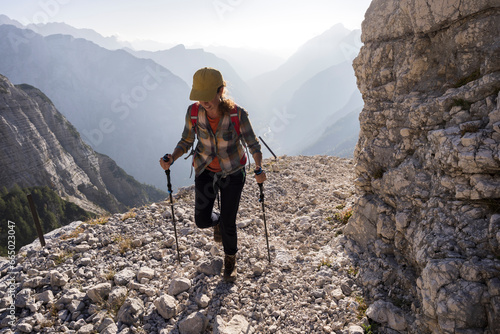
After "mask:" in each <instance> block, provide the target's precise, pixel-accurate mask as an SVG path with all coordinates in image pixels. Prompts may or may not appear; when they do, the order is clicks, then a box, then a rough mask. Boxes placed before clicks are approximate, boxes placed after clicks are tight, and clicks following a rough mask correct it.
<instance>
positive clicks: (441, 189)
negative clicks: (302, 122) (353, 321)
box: [345, 0, 500, 333]
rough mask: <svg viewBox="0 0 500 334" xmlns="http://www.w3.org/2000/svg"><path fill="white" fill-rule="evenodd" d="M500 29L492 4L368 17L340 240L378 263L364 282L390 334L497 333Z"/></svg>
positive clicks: (379, 10)
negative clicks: (346, 217)
mask: <svg viewBox="0 0 500 334" xmlns="http://www.w3.org/2000/svg"><path fill="white" fill-rule="evenodd" d="M499 22H500V3H499V1H497V0H490V1H488V0H475V1H457V0H455V1H452V0H439V1H438V0H374V1H373V2H372V4H371V6H370V8H369V9H368V11H367V12H366V16H365V20H364V22H363V32H362V41H363V43H364V46H363V47H362V49H361V51H360V54H359V56H358V57H357V58H356V59H355V61H354V65H353V66H354V68H355V72H356V76H357V79H358V87H359V89H360V91H361V93H362V94H363V99H364V101H365V107H364V109H363V111H362V113H361V115H360V123H361V132H360V137H359V141H358V146H357V149H356V152H355V160H356V176H357V179H356V187H357V190H358V193H359V195H360V198H359V200H358V201H357V205H356V208H355V215H354V216H353V219H351V221H350V223H349V225H348V226H347V228H346V231H345V233H346V235H348V236H349V238H351V239H352V240H353V241H354V243H353V247H355V248H357V249H358V251H360V252H364V254H365V255H364V256H365V257H367V256H373V257H375V258H376V259H375V260H374V261H371V262H370V265H369V266H366V267H364V268H362V271H361V274H360V278H361V280H362V282H363V285H364V287H365V288H366V291H368V292H369V294H370V296H371V298H372V299H373V300H383V301H384V302H379V303H377V305H379V306H380V305H384V308H385V309H386V310H389V311H388V312H386V313H385V315H386V316H384V317H380V319H379V321H380V322H382V323H383V325H384V326H385V327H386V328H391V329H392V330H397V331H400V332H405V333H406V332H410V333H427V332H433V333H485V331H486V332H489V333H498V332H499V331H500V279H499V277H500V246H499V244H500V232H499V227H500V173H499V172H500V157H499V142H500V105H499V103H498V97H499V90H500V24H499ZM381 269H383V270H381ZM385 302H387V303H390V304H392V305H390V307H387V304H386V303H385ZM374 305H375V304H374ZM369 313H371V314H377V313H379V312H376V310H373V309H372V310H370V312H369ZM402 313H404V314H405V316H404V317H403V318H401V319H404V323H403V325H401V321H399V322H394V323H393V324H392V325H391V324H390V321H388V319H389V318H390V317H387V314H390V315H392V317H393V318H394V317H395V316H401V314H402Z"/></svg>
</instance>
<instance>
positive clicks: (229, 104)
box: [217, 81, 236, 115]
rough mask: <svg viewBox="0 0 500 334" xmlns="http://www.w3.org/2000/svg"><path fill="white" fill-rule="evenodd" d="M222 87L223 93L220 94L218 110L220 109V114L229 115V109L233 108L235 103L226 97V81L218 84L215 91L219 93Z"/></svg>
mask: <svg viewBox="0 0 500 334" xmlns="http://www.w3.org/2000/svg"><path fill="white" fill-rule="evenodd" d="M222 88H225V89H224V93H223V94H222V96H221V102H220V104H219V110H220V111H221V113H222V114H227V115H229V114H230V113H231V111H232V110H233V108H234V106H235V105H236V103H234V101H233V100H232V99H231V98H229V97H228V95H227V87H226V82H225V81H224V85H222V86H220V87H219V88H218V89H217V93H219V92H220V90H221V89H222Z"/></svg>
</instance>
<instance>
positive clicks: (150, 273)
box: [137, 267, 155, 282]
mask: <svg viewBox="0 0 500 334" xmlns="http://www.w3.org/2000/svg"><path fill="white" fill-rule="evenodd" d="M154 276H155V271H154V270H153V269H151V268H148V267H142V268H141V269H139V271H138V272H137V281H139V282H141V280H142V279H143V278H147V279H152V278H153V277H154Z"/></svg>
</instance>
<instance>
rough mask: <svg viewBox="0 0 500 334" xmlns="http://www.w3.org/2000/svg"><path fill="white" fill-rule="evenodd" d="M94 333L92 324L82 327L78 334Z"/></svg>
mask: <svg viewBox="0 0 500 334" xmlns="http://www.w3.org/2000/svg"><path fill="white" fill-rule="evenodd" d="M93 331H94V325H92V324H87V325H85V326H82V327H81V328H80V329H79V330H78V332H76V334H91V333H92V332H93Z"/></svg>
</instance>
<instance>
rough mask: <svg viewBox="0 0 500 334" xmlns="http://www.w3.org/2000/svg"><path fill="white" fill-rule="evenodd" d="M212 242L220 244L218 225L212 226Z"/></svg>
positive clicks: (220, 237) (220, 235)
mask: <svg viewBox="0 0 500 334" xmlns="http://www.w3.org/2000/svg"><path fill="white" fill-rule="evenodd" d="M214 241H215V242H222V234H221V233H220V224H217V225H215V226H214Z"/></svg>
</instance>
